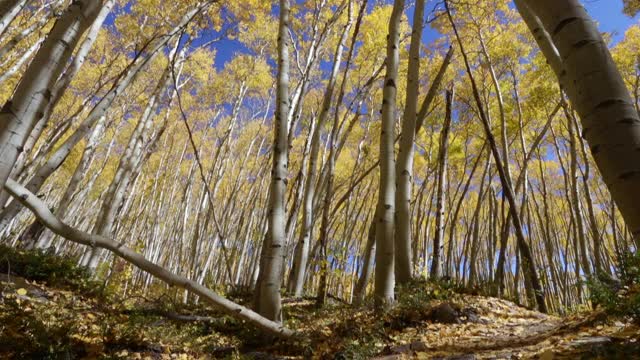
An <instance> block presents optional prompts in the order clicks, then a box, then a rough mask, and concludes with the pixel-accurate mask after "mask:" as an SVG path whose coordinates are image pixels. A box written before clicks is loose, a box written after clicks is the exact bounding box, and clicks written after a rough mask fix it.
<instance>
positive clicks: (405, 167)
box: [394, 0, 425, 284]
mask: <svg viewBox="0 0 640 360" xmlns="http://www.w3.org/2000/svg"><path fill="white" fill-rule="evenodd" d="M424 6H425V2H424V0H416V5H415V10H414V13H413V30H412V32H411V45H410V48H409V70H408V72H407V98H406V102H405V108H404V117H403V121H402V132H401V133H400V150H399V152H398V161H397V162H396V170H395V172H396V176H397V178H396V195H395V196H396V199H395V202H396V204H395V205H396V218H395V220H396V223H395V239H394V242H395V256H396V259H395V272H396V273H395V275H396V281H397V282H398V284H405V283H407V282H409V280H411V275H412V273H413V264H412V261H411V260H412V259H411V241H412V239H413V238H412V236H411V194H412V186H413V143H414V141H415V135H416V120H417V108H418V86H419V85H420V46H421V41H422V28H423V26H424Z"/></svg>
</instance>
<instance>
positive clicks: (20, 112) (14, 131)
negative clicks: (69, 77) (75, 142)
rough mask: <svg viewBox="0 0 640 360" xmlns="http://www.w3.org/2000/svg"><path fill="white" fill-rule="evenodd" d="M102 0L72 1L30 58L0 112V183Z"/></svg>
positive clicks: (10, 167)
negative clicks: (26, 67)
mask: <svg viewBox="0 0 640 360" xmlns="http://www.w3.org/2000/svg"><path fill="white" fill-rule="evenodd" d="M101 6H102V1H100V0H79V1H75V2H73V3H72V4H71V5H69V7H68V8H67V9H66V10H65V12H64V13H63V14H62V16H61V17H60V19H58V21H56V23H55V25H54V26H53V28H52V29H51V32H50V33H49V36H48V37H47V39H46V40H45V41H44V42H43V44H42V46H41V47H40V49H39V50H38V53H37V54H36V55H35V58H34V59H33V60H32V61H31V64H30V65H29V68H28V69H27V70H26V71H25V75H24V76H23V77H22V80H21V81H20V84H19V85H18V87H17V88H16V90H15V92H14V94H13V96H12V97H11V99H9V100H8V101H7V102H6V103H5V105H4V106H3V108H2V111H1V112H0V184H2V185H4V183H5V182H6V180H7V178H9V174H10V173H11V170H12V169H13V167H14V165H15V163H16V160H17V159H18V155H19V154H20V153H21V152H22V151H23V146H24V144H25V142H26V140H27V137H28V136H29V134H30V133H31V130H32V129H33V128H34V126H35V125H36V123H37V122H38V120H39V119H40V117H41V116H42V115H43V110H44V109H45V107H46V106H47V103H48V102H49V101H50V97H49V96H48V94H50V93H51V88H52V86H53V85H54V84H55V82H56V81H57V80H58V77H59V76H60V74H61V73H62V71H63V69H64V68H65V66H66V65H67V62H68V61H69V59H70V57H71V55H72V53H73V50H74V49H75V47H76V45H77V43H78V41H80V38H81V37H82V34H83V33H84V31H85V30H86V29H87V28H88V27H89V25H91V23H92V22H93V19H94V18H95V16H97V15H98V12H99V11H100V8H101Z"/></svg>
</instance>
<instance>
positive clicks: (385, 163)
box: [375, 0, 404, 307]
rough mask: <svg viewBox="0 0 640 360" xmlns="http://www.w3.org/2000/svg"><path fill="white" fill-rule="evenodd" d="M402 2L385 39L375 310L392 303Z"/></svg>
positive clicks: (396, 7) (397, 3)
mask: <svg viewBox="0 0 640 360" xmlns="http://www.w3.org/2000/svg"><path fill="white" fill-rule="evenodd" d="M403 11H404V0H395V1H394V3H393V10H392V12H391V18H390V19H389V33H388V35H387V58H386V65H387V72H386V75H385V78H384V84H383V86H384V87H383V95H382V110H381V113H382V120H381V121H382V124H381V128H380V188H379V191H378V205H377V210H376V217H377V219H376V276H375V302H376V306H379V307H386V306H388V305H390V304H392V303H393V301H394V287H395V276H394V275H395V274H394V270H395V269H394V238H393V235H394V216H395V211H394V207H395V191H396V189H395V185H396V173H395V167H394V162H395V153H394V144H395V121H396V100H397V99H396V96H397V93H398V88H397V86H398V65H399V63H400V19H401V18H402V12H403Z"/></svg>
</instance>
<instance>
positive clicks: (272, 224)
mask: <svg viewBox="0 0 640 360" xmlns="http://www.w3.org/2000/svg"><path fill="white" fill-rule="evenodd" d="M289 12H290V4H289V0H280V25H279V29H278V80H277V92H276V112H275V119H274V122H273V127H274V138H273V148H272V153H273V163H272V169H271V185H270V196H269V213H268V215H267V216H268V224H269V225H268V226H269V228H268V230H267V236H266V237H265V244H264V246H263V252H264V255H265V256H264V259H265V261H264V268H261V269H260V271H261V272H262V273H263V275H262V276H261V281H260V284H258V285H259V291H258V292H257V296H258V299H257V300H258V301H257V304H258V309H257V310H258V313H260V314H261V315H262V316H264V317H266V318H267V319H270V320H273V321H276V322H281V321H282V304H281V300H280V284H281V282H282V279H281V274H282V266H283V265H284V264H283V257H282V252H283V246H284V245H285V241H286V234H285V225H286V224H285V221H286V219H285V216H286V214H285V213H286V210H285V198H284V197H285V194H286V192H287V177H288V152H289V144H288V136H287V131H288V130H287V114H288V113H289Z"/></svg>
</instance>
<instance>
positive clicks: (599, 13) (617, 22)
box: [106, 0, 640, 69]
mask: <svg viewBox="0 0 640 360" xmlns="http://www.w3.org/2000/svg"><path fill="white" fill-rule="evenodd" d="M385 1H387V2H389V3H390V2H391V0H385ZM582 2H583V4H584V5H585V7H586V8H587V11H588V12H589V14H590V15H591V16H592V17H593V18H594V19H595V20H596V21H597V22H598V24H599V26H600V30H601V31H603V32H607V33H610V34H612V39H613V42H614V44H615V43H617V42H618V41H620V40H621V39H622V38H623V36H624V33H625V31H626V29H627V28H629V26H631V25H632V24H634V23H637V22H638V20H639V18H640V15H639V16H636V17H635V18H634V19H631V18H629V17H628V16H626V15H624V14H623V13H622V8H623V3H622V0H582ZM370 3H373V2H372V1H370ZM433 6H434V0H430V1H428V2H427V9H426V11H427V12H430V11H431V10H432V9H433ZM126 11H128V6H127V7H125V12H126ZM407 16H408V17H409V19H411V20H412V19H413V8H411V9H409V11H408V13H407ZM114 20H115V19H114V15H113V14H112V15H110V16H109V18H108V19H107V21H106V24H109V25H111V24H113V21H114ZM213 36H215V34H214V32H213V31H212V32H211V34H207V33H205V34H203V35H202V36H201V37H200V39H198V40H196V41H195V42H194V44H193V45H194V46H197V45H198V44H199V43H200V42H202V43H203V42H206V41H208V40H210V39H211V38H212V37H213ZM438 36H439V34H438V33H437V32H436V31H434V30H433V29H431V28H430V27H428V26H427V27H426V28H425V31H424V34H423V42H424V43H426V44H428V43H429V42H430V41H432V40H434V39H435V38H437V37H438ZM213 47H215V48H216V49H217V57H216V68H218V69H222V68H223V67H224V64H225V63H227V62H228V61H229V60H231V59H232V58H233V57H234V56H235V54H236V53H237V52H238V51H240V52H243V51H245V49H244V47H243V46H242V44H241V43H240V42H238V41H236V40H222V41H220V42H218V43H216V44H214V45H213Z"/></svg>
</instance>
